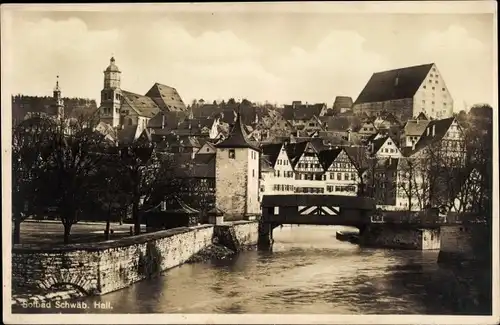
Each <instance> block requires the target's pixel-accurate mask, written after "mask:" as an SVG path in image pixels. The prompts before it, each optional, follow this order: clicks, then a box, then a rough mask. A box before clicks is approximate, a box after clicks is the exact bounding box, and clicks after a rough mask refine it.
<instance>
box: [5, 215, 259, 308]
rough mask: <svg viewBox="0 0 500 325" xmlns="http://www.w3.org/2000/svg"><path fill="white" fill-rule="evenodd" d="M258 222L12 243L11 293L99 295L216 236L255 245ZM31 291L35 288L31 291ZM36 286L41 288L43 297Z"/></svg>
mask: <svg viewBox="0 0 500 325" xmlns="http://www.w3.org/2000/svg"><path fill="white" fill-rule="evenodd" d="M257 227H258V225H257V222H251V221H239V222H235V223H226V224H224V225H220V226H219V225H217V226H213V225H203V226H197V227H190V228H176V229H170V230H164V231H158V232H153V233H147V234H142V235H139V236H133V237H126V238H121V239H118V240H112V241H106V242H100V243H93V244H73V245H66V246H60V247H50V248H49V247H41V246H33V245H15V246H14V247H13V249H12V288H13V293H15V295H13V296H15V297H18V298H20V301H26V300H29V301H44V300H47V299H49V300H50V299H52V298H51V297H52V296H53V298H54V299H61V298H60V296H61V295H57V294H54V292H55V291H57V290H60V292H70V291H71V290H70V291H68V290H69V289H72V291H71V292H77V293H80V294H81V295H102V294H105V293H109V292H112V291H115V290H119V289H122V288H125V287H127V286H129V285H131V284H132V283H135V282H137V281H140V280H142V279H145V278H149V277H153V276H156V275H157V274H159V273H160V272H162V271H164V270H167V269H170V268H172V267H175V266H178V265H180V264H183V263H185V262H186V261H187V260H188V259H189V258H190V257H191V256H193V255H195V254H196V253H198V252H200V251H201V250H203V249H205V248H207V247H209V246H210V245H211V244H212V241H213V239H214V237H216V238H218V239H219V241H225V245H231V243H232V244H233V245H236V246H237V247H238V250H239V248H240V247H241V246H249V245H255V244H256V243H257V237H258V233H257ZM229 248H230V247H229ZM33 291H36V292H37V294H36V295H33V294H29V292H33ZM39 292H45V296H47V297H45V296H44V294H39ZM49 296H50V297H49ZM63 296H64V295H63ZM15 297H13V298H15ZM35 298H36V299H35ZM16 300H19V299H14V301H16Z"/></svg>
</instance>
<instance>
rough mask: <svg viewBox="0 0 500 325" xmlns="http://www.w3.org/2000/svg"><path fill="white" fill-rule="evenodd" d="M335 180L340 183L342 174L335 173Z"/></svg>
mask: <svg viewBox="0 0 500 325" xmlns="http://www.w3.org/2000/svg"><path fill="white" fill-rule="evenodd" d="M337 180H338V181H341V180H342V173H337Z"/></svg>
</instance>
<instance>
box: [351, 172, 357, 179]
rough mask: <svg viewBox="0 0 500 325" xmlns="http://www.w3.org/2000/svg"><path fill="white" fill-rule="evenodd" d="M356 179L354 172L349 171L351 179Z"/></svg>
mask: <svg viewBox="0 0 500 325" xmlns="http://www.w3.org/2000/svg"><path fill="white" fill-rule="evenodd" d="M355 180H356V173H351V181H355Z"/></svg>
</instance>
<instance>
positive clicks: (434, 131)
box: [432, 124, 436, 136]
mask: <svg viewBox="0 0 500 325" xmlns="http://www.w3.org/2000/svg"><path fill="white" fill-rule="evenodd" d="M435 135H436V124H434V125H433V126H432V136H435Z"/></svg>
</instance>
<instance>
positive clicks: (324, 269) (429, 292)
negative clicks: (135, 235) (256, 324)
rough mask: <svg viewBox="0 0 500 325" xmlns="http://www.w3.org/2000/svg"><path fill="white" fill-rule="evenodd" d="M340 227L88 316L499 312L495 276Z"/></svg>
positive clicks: (190, 274)
mask: <svg viewBox="0 0 500 325" xmlns="http://www.w3.org/2000/svg"><path fill="white" fill-rule="evenodd" d="M339 229H344V228H343V227H314V226H312V227H304V226H301V227H296V226H295V227H283V228H282V229H280V228H276V229H275V231H274V239H275V243H274V246H273V251H272V252H258V251H248V252H243V253H241V254H239V255H238V256H236V257H235V258H232V259H227V260H222V261H213V262H206V263H198V264H186V265H182V266H180V267H176V268H174V269H171V270H169V271H167V272H165V273H164V275H162V276H160V277H157V278H155V279H151V280H146V281H142V282H139V283H136V284H134V285H132V286H130V287H128V288H126V289H123V290H120V291H116V292H112V293H109V294H107V295H104V296H101V297H88V298H85V299H84V300H83V301H85V302H86V303H88V304H90V305H92V304H94V302H96V301H99V302H104V303H108V304H109V305H110V306H112V308H113V310H109V309H103V310H99V309H94V308H91V309H87V310H84V312H92V313H96V312H103V313H109V312H113V313H272V314H277V313H299V314H304V313H328V314H488V313H491V294H490V292H489V291H490V290H491V285H489V283H490V282H488V279H490V277H491V272H490V271H488V270H483V269H478V270H467V271H460V270H456V269H451V268H445V267H442V266H439V265H438V264H437V257H438V252H434V251H428V252H421V251H402V250H388V249H368V248H366V249H365V248H360V247H358V246H357V245H353V244H350V243H347V242H340V241H337V240H336V239H335V233H336V231H337V230H339ZM74 311H75V312H82V310H74ZM44 312H47V310H44ZM54 312H60V310H54ZM67 312H69V311H67Z"/></svg>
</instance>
